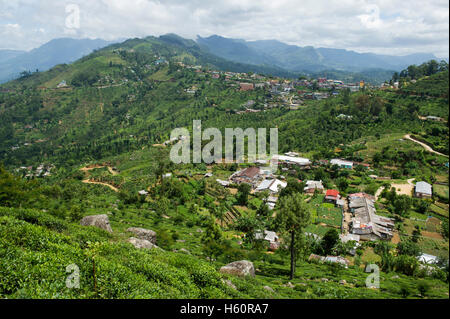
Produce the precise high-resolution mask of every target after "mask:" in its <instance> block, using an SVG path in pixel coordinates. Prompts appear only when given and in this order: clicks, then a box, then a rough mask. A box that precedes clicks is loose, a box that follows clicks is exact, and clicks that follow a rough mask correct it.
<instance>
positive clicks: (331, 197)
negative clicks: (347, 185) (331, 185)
mask: <svg viewBox="0 0 450 319" xmlns="http://www.w3.org/2000/svg"><path fill="white" fill-rule="evenodd" d="M339 198H340V196H339V191H338V190H336V189H327V192H326V193H325V201H326V202H329V203H333V204H335V205H336V204H337V201H338V199H339Z"/></svg>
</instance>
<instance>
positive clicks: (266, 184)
mask: <svg viewBox="0 0 450 319" xmlns="http://www.w3.org/2000/svg"><path fill="white" fill-rule="evenodd" d="M286 186H287V183H286V182H283V181H280V180H278V179H265V180H263V181H262V182H261V183H260V184H259V185H258V187H256V190H255V192H263V191H265V190H268V191H270V193H272V194H274V193H278V191H279V190H280V189H281V188H285V187H286Z"/></svg>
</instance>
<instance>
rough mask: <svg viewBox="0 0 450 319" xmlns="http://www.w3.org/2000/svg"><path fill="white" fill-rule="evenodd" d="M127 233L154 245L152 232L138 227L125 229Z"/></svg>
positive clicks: (154, 240)
mask: <svg viewBox="0 0 450 319" xmlns="http://www.w3.org/2000/svg"><path fill="white" fill-rule="evenodd" d="M127 231H129V232H132V233H133V234H135V235H136V237H137V238H139V239H145V240H148V241H149V242H151V243H152V244H156V233H155V232H154V231H153V230H150V229H145V228H139V227H130V228H128V229H127Z"/></svg>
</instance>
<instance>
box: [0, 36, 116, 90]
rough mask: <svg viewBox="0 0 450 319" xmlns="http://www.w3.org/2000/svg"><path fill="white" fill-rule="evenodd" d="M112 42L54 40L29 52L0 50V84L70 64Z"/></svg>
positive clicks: (100, 40)
mask: <svg viewBox="0 0 450 319" xmlns="http://www.w3.org/2000/svg"><path fill="white" fill-rule="evenodd" d="M111 43H113V42H110V41H105V40H102V39H93V40H92V39H71V38H60V39H54V40H51V41H50V42H47V43H45V44H43V45H42V46H40V47H38V48H35V49H33V50H31V51H28V52H27V51H16V50H0V83H3V82H6V81H9V80H12V79H14V78H17V77H18V76H19V74H20V72H23V71H35V70H36V69H38V70H39V71H46V70H48V69H50V68H52V67H53V66H55V65H57V64H61V63H70V62H74V61H76V60H78V59H79V58H81V57H83V56H85V55H87V54H89V53H91V52H92V51H94V50H96V49H100V48H103V47H105V46H107V45H109V44H111Z"/></svg>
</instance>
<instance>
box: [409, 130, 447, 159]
mask: <svg viewBox="0 0 450 319" xmlns="http://www.w3.org/2000/svg"><path fill="white" fill-rule="evenodd" d="M404 138H405V139H407V140H410V141H413V142H414V143H417V144H420V145H421V146H422V147H423V148H425V149H426V150H427V151H428V152H431V153H434V154H437V155H441V156H444V157H448V155H445V154H442V153H439V152H436V151H435V150H433V149H432V148H431V147H430V146H428V145H427V144H425V143H422V142H420V141H418V140H415V139H413V138H412V137H411V136H410V135H409V134H406V135H405V136H404Z"/></svg>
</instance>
